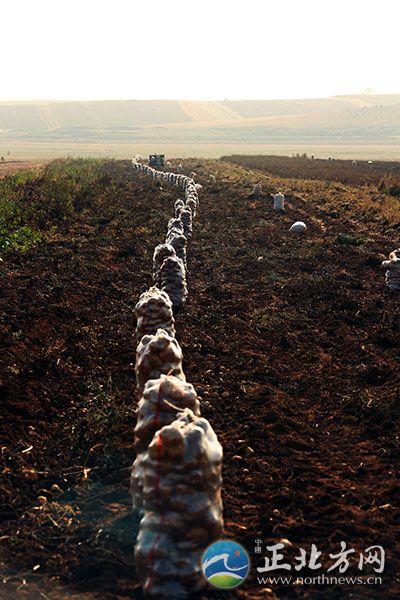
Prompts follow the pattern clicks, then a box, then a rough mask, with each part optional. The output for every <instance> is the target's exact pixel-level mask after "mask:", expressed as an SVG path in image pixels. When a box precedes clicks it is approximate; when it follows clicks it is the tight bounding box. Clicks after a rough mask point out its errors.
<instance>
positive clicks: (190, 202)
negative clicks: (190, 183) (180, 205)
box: [185, 197, 197, 219]
mask: <svg viewBox="0 0 400 600" xmlns="http://www.w3.org/2000/svg"><path fill="white" fill-rule="evenodd" d="M185 207H186V208H187V209H188V210H190V212H191V213H192V218H193V219H194V217H195V216H196V215H197V202H196V200H195V199H194V198H192V197H190V198H188V199H187V200H186V204H185Z"/></svg>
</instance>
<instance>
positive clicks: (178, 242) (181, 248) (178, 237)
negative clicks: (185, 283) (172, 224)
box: [165, 229, 187, 269]
mask: <svg viewBox="0 0 400 600" xmlns="http://www.w3.org/2000/svg"><path fill="white" fill-rule="evenodd" d="M165 241H166V242H167V244H168V245H170V246H172V247H173V248H174V250H175V253H176V256H177V257H178V258H180V259H181V261H182V262H183V264H184V267H185V269H186V268H187V260H186V245H187V239H186V236H185V235H183V233H182V234H181V233H177V232H176V231H175V230H174V229H173V230H172V231H169V232H168V233H167V237H166V240H165Z"/></svg>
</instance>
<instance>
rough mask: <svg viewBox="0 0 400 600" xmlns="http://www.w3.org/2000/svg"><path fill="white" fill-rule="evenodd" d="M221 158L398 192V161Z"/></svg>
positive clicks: (279, 172)
mask: <svg viewBox="0 0 400 600" xmlns="http://www.w3.org/2000/svg"><path fill="white" fill-rule="evenodd" d="M222 160H225V161H227V162H231V163H233V164H237V165H241V166H242V167H248V168H250V169H257V170H259V171H262V172H264V173H271V174H273V175H279V176H281V177H291V178H294V179H318V180H320V181H338V182H341V183H349V184H351V185H359V186H361V185H375V186H376V187H377V189H378V190H379V191H382V192H385V193H388V194H390V195H391V196H400V162H396V161H392V162H387V161H365V160H364V161H363V160H358V161H351V160H321V159H317V158H313V157H310V156H306V155H304V156H293V157H289V156H238V155H237V156H223V157H222Z"/></svg>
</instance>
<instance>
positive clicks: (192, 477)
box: [135, 410, 223, 600]
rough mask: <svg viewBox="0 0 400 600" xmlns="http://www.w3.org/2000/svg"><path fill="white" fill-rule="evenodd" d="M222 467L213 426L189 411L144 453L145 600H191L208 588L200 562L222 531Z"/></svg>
mask: <svg viewBox="0 0 400 600" xmlns="http://www.w3.org/2000/svg"><path fill="white" fill-rule="evenodd" d="M221 462H222V448H221V445H220V443H219V442H218V439H217V436H216V435H215V433H214V431H213V429H212V427H211V425H210V424H209V422H208V421H206V419H203V418H199V417H196V416H195V415H194V414H193V413H192V412H191V411H190V410H186V411H184V413H183V414H182V415H181V416H180V417H178V418H177V419H176V420H175V421H174V422H173V423H171V424H170V425H167V426H165V427H163V428H162V429H160V430H159V431H158V432H157V433H156V435H155V436H154V438H153V440H152V442H151V444H150V445H149V447H148V449H147V451H146V452H145V455H144V458H143V472H144V479H143V506H144V516H143V518H142V520H141V523H140V530H139V535H138V538H137V543H136V546H135V560H136V571H137V574H138V577H139V580H140V581H141V583H142V586H143V592H144V595H145V597H146V598H158V599H162V600H164V599H165V600H167V599H168V600H171V599H172V598H173V599H174V600H181V599H182V600H183V599H187V600H190V599H191V598H193V596H194V595H195V594H197V593H198V592H201V590H202V589H204V587H205V586H206V579H205V577H204V575H203V573H202V570H201V565H200V562H201V556H202V554H203V552H204V550H205V549H206V548H207V546H208V545H209V544H210V543H212V542H213V541H215V540H216V539H219V538H220V537H221V534H222V530H223V517H222V501H221Z"/></svg>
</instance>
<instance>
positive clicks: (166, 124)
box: [0, 94, 400, 159]
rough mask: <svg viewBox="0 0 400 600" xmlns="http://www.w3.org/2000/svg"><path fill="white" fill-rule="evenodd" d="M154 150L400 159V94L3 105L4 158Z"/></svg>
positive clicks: (0, 149) (0, 143) (0, 136)
mask: <svg viewBox="0 0 400 600" xmlns="http://www.w3.org/2000/svg"><path fill="white" fill-rule="evenodd" d="M8 152H10V153H11V154H10V155H8ZM150 152H164V153H166V154H168V155H170V156H181V157H190V156H200V157H210V158H217V157H220V156H221V155H223V154H225V155H226V154H233V153H235V154H292V153H294V154H296V153H303V152H307V153H309V154H311V153H312V154H315V155H316V156H320V157H327V156H335V157H342V158H371V159H374V158H378V157H380V158H382V159H395V158H398V157H399V155H400V95H398V94H397V95H396V94H391V95H380V96H374V95H361V96H336V97H332V98H319V99H309V100H307V99H305V100H298V99H294V100H252V101H229V100H226V101H220V102H207V101H204V102H202V101H173V100H170V101H167V100H141V101H138V100H136V101H134V100H132V101H107V102H100V101H97V102H83V101H82V102H52V101H49V102H30V103H29V102H25V103H23V102H20V103H15V102H14V103H12V102H9V103H4V102H3V103H0V156H5V157H7V156H11V157H13V158H24V159H26V158H27V159H29V158H33V159H36V158H55V157H60V156H67V155H73V156H78V155H79V156H102V157H104V156H114V157H118V158H127V157H129V156H131V155H132V154H134V153H143V154H148V153H150Z"/></svg>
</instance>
